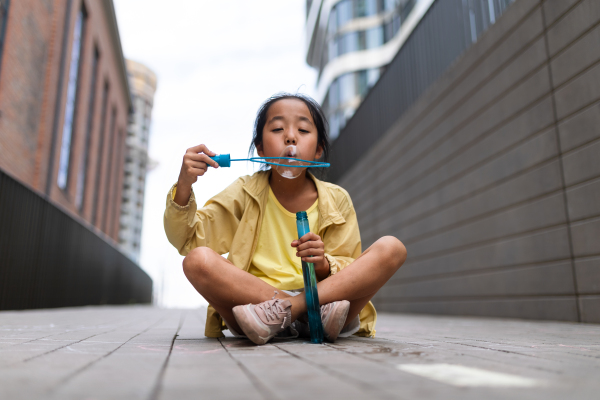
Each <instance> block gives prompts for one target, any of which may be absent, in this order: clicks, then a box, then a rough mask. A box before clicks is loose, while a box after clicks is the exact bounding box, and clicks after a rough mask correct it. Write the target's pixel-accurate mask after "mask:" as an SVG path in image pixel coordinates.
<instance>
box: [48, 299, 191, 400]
mask: <svg viewBox="0 0 600 400" xmlns="http://www.w3.org/2000/svg"><path fill="white" fill-rule="evenodd" d="M157 312H160V310H157ZM164 313H165V314H166V318H164V319H163V320H161V321H160V322H159V323H158V324H156V325H154V326H153V327H151V328H150V329H148V330H146V331H144V332H143V333H141V334H139V335H138V336H136V337H134V338H132V339H131V340H129V341H128V342H126V343H124V344H123V345H122V346H120V347H119V348H118V349H117V350H116V351H114V352H112V353H110V354H108V355H106V357H103V358H101V359H99V360H98V361H97V362H95V363H94V364H92V365H91V366H89V367H88V368H86V369H84V370H83V371H80V372H79V373H78V374H77V375H76V376H74V377H72V378H71V379H69V380H68V381H67V382H65V383H64V384H63V385H61V386H60V387H59V388H57V389H56V390H55V391H54V392H53V394H52V398H54V399H61V400H62V399H82V398H86V397H88V396H90V394H93V397H94V399H115V398H124V399H148V398H151V397H152V396H153V394H154V393H155V392H156V390H157V388H158V386H159V382H160V377H161V376H162V373H163V367H164V365H165V362H166V361H167V359H168V357H169V354H170V352H171V346H172V343H173V339H174V337H175V335H176V334H177V331H178V330H179V327H180V326H181V324H182V322H183V321H182V320H183V318H184V316H185V313H184V312H183V311H181V310H167V311H165V312H164ZM107 382H110V384H107Z"/></svg>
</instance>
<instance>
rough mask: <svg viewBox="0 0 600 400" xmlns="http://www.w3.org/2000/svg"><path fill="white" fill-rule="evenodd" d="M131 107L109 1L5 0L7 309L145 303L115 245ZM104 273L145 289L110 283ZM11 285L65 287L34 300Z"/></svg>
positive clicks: (140, 278)
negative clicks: (129, 279) (50, 297)
mask: <svg viewBox="0 0 600 400" xmlns="http://www.w3.org/2000/svg"><path fill="white" fill-rule="evenodd" d="M130 109H131V99H130V91H129V87H128V81H127V71H126V68H125V62H124V57H123V52H122V49H121V43H120V38H119V32H118V28H117V24H116V17H115V13H114V8H113V3H112V1H110V0H103V1H95V0H54V1H52V0H18V1H15V0H10V1H8V0H0V174H1V177H0V180H2V182H3V184H1V185H0V191H1V192H0V208H2V212H1V213H2V215H1V216H0V219H2V220H3V223H2V224H0V237H1V238H2V239H1V240H0V275H1V276H2V277H1V278H0V279H1V280H2V291H3V293H2V295H3V296H2V300H0V308H6V307H13V306H14V307H17V308H28V307H54V306H68V305H81V304H100V303H103V302H113V303H114V302H115V301H116V300H114V299H126V300H125V302H128V301H146V302H147V301H150V298H151V290H152V282H151V280H150V278H149V277H148V276H147V275H146V274H145V273H144V272H142V271H141V270H140V269H139V267H138V266H136V265H135V264H133V263H131V262H129V263H128V262H127V259H126V257H125V256H123V254H121V253H120V252H119V251H117V250H116V247H115V246H116V241H117V240H118V231H119V216H120V207H121V204H120V202H121V197H122V196H121V190H122V186H123V184H122V179H123V164H124V157H125V152H124V149H125V136H126V128H127V121H128V115H129V111H130ZM7 207H8V208H7ZM7 213H8V214H7ZM34 216H35V217H34ZM48 224H49V225H48ZM17 232H18V233H19V234H16V233H17ZM83 249H85V252H84V251H83ZM36 257H37V258H36ZM48 257H49V258H48ZM121 259H123V260H121ZM23 260H29V261H30V262H31V263H33V264H32V265H26V264H24V261H23ZM134 269H135V270H136V271H137V272H135V271H134ZM108 270H111V271H113V272H114V273H116V274H117V275H119V274H124V275H123V276H125V275H127V274H129V275H128V276H130V277H132V276H133V277H135V278H132V279H133V281H132V282H134V286H135V285H138V284H139V286H140V287H142V288H143V290H141V292H140V291H138V292H135V293H137V294H134V291H129V289H127V287H128V286H127V285H125V286H122V285H121V286H119V285H117V286H114V287H112V286H111V285H110V284H108V283H107V282H113V281H114V280H111V279H109V278H107V277H108V275H106V274H108V272H106V271H108ZM73 271H77V273H75V272H73ZM101 271H105V272H104V275H102V274H103V273H102V272H101ZM115 271H116V272H115ZM131 271H134V272H131ZM50 273H51V275H52V276H53V277H54V278H52V279H50V280H49V281H48V280H45V278H44V277H45V276H48V275H47V274H50ZM98 274H100V275H98ZM111 274H112V272H111ZM109 275H110V274H109ZM98 276H104V278H105V281H102V279H100V280H98V279H91V278H90V277H96V278H97V277H98ZM59 277H61V278H60V279H59ZM62 278H64V279H66V280H67V281H68V282H70V283H71V284H73V285H75V286H67V287H65V288H62V286H61V282H64V280H62ZM106 279H108V280H107V281H106ZM125 280H127V279H125ZM14 282H21V283H23V282H25V283H24V285H25V286H27V283H28V282H29V283H31V285H32V286H31V287H38V288H40V287H42V286H44V285H46V286H44V290H47V291H55V290H59V291H61V292H62V291H63V290H66V291H67V292H64V293H62V294H61V296H62V297H61V298H62V299H63V300H64V301H63V300H61V301H58V300H57V301H54V300H52V301H50V300H48V301H47V302H44V301H41V302H40V301H38V300H31V301H29V300H26V298H31V299H33V297H27V296H26V294H25V292H24V291H22V290H21V289H23V288H24V287H25V286H20V288H21V289H19V290H12V289H10V290H9V288H13V289H14V288H16V287H17V286H14V285H12V283H14ZM52 282H54V283H52ZM103 282H104V283H103ZM34 284H36V285H38V286H35V285H34ZM39 285H42V286H39ZM52 285H55V286H52ZM102 285H105V286H106V285H108V286H106V287H104V289H102V290H103V291H104V292H103V293H104V294H102V295H98V296H95V295H93V293H100V292H99V291H98V290H99V289H98V288H100V287H101V286H102ZM111 287H112V289H111ZM23 290H24V289H23ZM69 290H73V291H78V292H77V293H80V294H82V296H83V297H77V296H76V295H75V294H74V292H73V293H70V292H68V291H69ZM111 290H112V291H113V292H110V291H111ZM20 293H22V295H23V296H24V297H23V299H19V296H20ZM85 293H87V295H84V294H85ZM7 296H8V297H7ZM34 297H35V296H34ZM59 297H60V296H59ZM65 299H66V300H65ZM83 299H85V300H83ZM110 299H112V300H110ZM21 300H22V301H21ZM20 301H21V302H20ZM117 302H118V301H117ZM16 305H18V306H16Z"/></svg>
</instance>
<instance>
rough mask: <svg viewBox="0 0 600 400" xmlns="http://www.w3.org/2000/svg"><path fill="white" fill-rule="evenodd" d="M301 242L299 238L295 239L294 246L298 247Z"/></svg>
mask: <svg viewBox="0 0 600 400" xmlns="http://www.w3.org/2000/svg"><path fill="white" fill-rule="evenodd" d="M299 244H300V242H299V241H298V240H294V241H293V242H292V247H298V245H299Z"/></svg>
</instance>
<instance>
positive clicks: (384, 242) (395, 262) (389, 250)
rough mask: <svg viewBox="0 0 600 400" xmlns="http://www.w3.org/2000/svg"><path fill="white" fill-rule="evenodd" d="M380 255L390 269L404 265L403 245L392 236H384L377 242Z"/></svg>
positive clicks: (405, 254)
mask: <svg viewBox="0 0 600 400" xmlns="http://www.w3.org/2000/svg"><path fill="white" fill-rule="evenodd" d="M375 243H376V244H377V247H378V248H379V250H380V254H382V256H383V257H384V259H385V260H386V261H388V263H389V265H390V266H391V267H392V268H395V269H398V268H400V267H401V266H402V264H404V261H405V260H406V256H407V252H406V247H405V246H404V244H403V243H402V242H401V241H400V240H398V239H396V238H395V237H393V236H384V237H382V238H381V239H379V240H378V241H377V242H375Z"/></svg>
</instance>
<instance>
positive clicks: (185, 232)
mask: <svg viewBox="0 0 600 400" xmlns="http://www.w3.org/2000/svg"><path fill="white" fill-rule="evenodd" d="M243 183H244V182H243V181H242V180H241V179H238V180H237V181H235V182H234V183H232V184H231V185H229V187H227V188H226V189H225V190H223V191H222V192H221V193H219V194H217V195H216V196H214V197H213V198H212V199H210V200H209V201H208V202H207V203H206V204H205V205H204V207H202V208H200V209H199V210H198V209H197V204H196V197H195V195H194V192H193V191H192V194H191V196H190V199H189V201H188V204H186V205H185V206H180V205H179V204H177V203H175V201H174V200H173V199H174V197H175V190H176V188H177V185H176V184H175V185H173V187H171V190H170V191H169V193H168V195H167V206H166V209H165V215H164V226H165V233H166V234H167V238H168V239H169V242H170V243H171V244H172V245H173V246H175V248H176V249H177V251H178V252H179V254H181V255H183V256H185V255H187V254H188V253H189V252H190V251H191V250H192V249H194V248H196V247H200V246H205V247H208V248H210V249H212V250H214V251H215V252H217V253H219V254H225V253H227V252H229V248H230V247H231V242H232V241H233V237H234V235H235V232H236V230H237V227H238V225H239V223H240V220H241V218H242V215H243V213H244V204H245V203H244V201H245V200H244V199H245V197H244V190H243V188H242V185H243Z"/></svg>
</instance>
